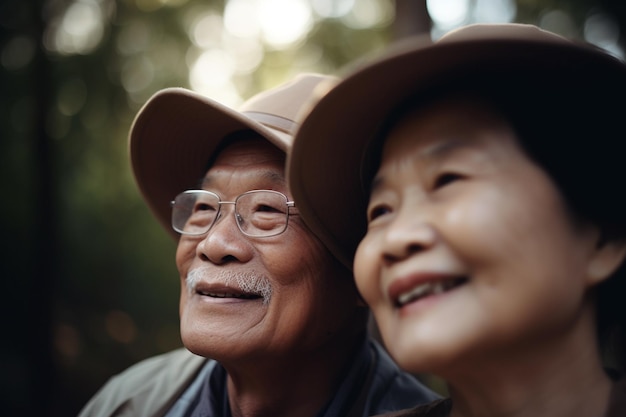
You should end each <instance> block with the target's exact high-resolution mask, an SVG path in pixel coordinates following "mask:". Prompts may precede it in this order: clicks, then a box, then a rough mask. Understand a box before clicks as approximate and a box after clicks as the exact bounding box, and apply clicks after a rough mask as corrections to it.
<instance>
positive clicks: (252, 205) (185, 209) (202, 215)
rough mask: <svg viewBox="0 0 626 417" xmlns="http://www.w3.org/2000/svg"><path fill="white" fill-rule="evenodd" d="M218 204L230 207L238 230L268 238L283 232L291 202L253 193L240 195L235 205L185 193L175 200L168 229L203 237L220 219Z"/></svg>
mask: <svg viewBox="0 0 626 417" xmlns="http://www.w3.org/2000/svg"><path fill="white" fill-rule="evenodd" d="M222 204H234V206H235V210H234V214H235V222H236V223H237V226H238V227H239V230H241V232H242V233H243V234H244V235H246V236H252V237H270V236H275V235H279V234H281V233H283V232H284V231H285V230H286V229H287V221H288V220H289V208H290V207H294V206H295V204H294V202H293V201H289V200H288V199H287V196H285V195H284V194H282V193H279V192H277V191H271V190H254V191H248V192H246V193H243V194H241V195H240V196H239V197H237V198H236V199H235V201H221V200H220V196H218V195H217V194H215V193H212V192H211V191H205V190H188V191H185V192H182V193H180V194H178V195H177V196H176V198H175V199H174V201H172V202H171V205H172V227H173V228H174V230H176V231H177V232H178V233H181V234H183V235H188V236H199V235H203V234H205V233H206V232H208V231H209V229H211V227H212V226H213V224H214V223H215V221H216V220H217V219H218V218H219V217H220V209H221V207H222Z"/></svg>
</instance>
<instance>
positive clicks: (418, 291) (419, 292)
mask: <svg viewBox="0 0 626 417" xmlns="http://www.w3.org/2000/svg"><path fill="white" fill-rule="evenodd" d="M465 281H466V280H465V279H462V278H459V279H450V280H445V281H441V280H439V281H434V282H425V283H423V284H420V285H418V286H416V287H413V288H411V289H410V290H409V291H406V292H403V293H402V294H400V296H399V297H398V300H397V301H396V304H397V306H398V307H402V306H403V305H405V304H408V303H410V302H413V301H416V300H418V299H420V298H423V297H426V296H429V295H436V294H442V293H444V292H446V291H448V290H450V289H451V288H454V287H456V286H458V285H460V284H462V283H463V282H465Z"/></svg>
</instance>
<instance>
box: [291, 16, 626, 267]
mask: <svg viewBox="0 0 626 417" xmlns="http://www.w3.org/2000/svg"><path fill="white" fill-rule="evenodd" d="M472 85H480V86H481V87H474V88H479V89H480V88H482V87H485V88H488V89H491V90H493V91H494V92H495V93H494V97H495V96H497V97H498V100H501V101H499V102H498V104H502V105H503V106H508V107H509V108H514V109H515V110H514V111H512V112H511V113H513V114H516V115H525V116H528V118H529V120H527V121H526V122H525V123H526V124H528V125H529V126H527V127H530V129H528V132H530V133H531V134H532V133H533V132H539V131H541V130H545V129H546V126H542V125H541V123H544V124H546V125H550V126H549V127H548V128H550V129H552V132H555V133H556V134H555V135H553V136H562V137H559V138H558V140H562V141H563V149H561V150H559V148H557V151H556V154H557V155H558V156H559V158H562V159H563V160H566V159H567V158H570V154H571V155H574V156H572V157H571V158H570V159H571V161H569V160H568V161H566V162H564V163H563V167H564V168H563V169H562V171H563V172H564V174H563V173H562V174H563V176H569V175H572V173H573V172H574V171H575V170H578V171H579V172H577V173H576V175H579V179H577V180H576V181H579V180H580V181H581V182H585V181H587V183H589V184H592V186H590V187H589V188H590V189H591V188H594V189H597V192H596V194H597V195H595V194H594V196H593V197H591V194H590V195H588V196H587V197H589V198H590V201H595V202H596V203H598V201H597V200H594V199H596V197H598V196H600V198H601V197H602V194H603V193H602V192H601V191H600V190H599V189H598V188H597V187H596V185H595V184H597V183H602V182H603V181H604V182H605V183H607V187H608V186H609V185H616V184H615V183H614V182H611V184H608V182H609V181H607V178H609V177H610V176H615V175H617V174H619V176H618V178H620V181H622V180H623V178H624V176H625V175H626V172H621V171H620V172H617V171H612V172H608V171H606V167H605V166H601V165H606V166H607V167H610V166H611V164H613V163H612V162H608V160H607V159H606V158H614V157H615V155H620V157H621V155H623V153H622V152H619V151H617V152H616V147H615V144H616V143H619V144H620V146H621V143H624V142H623V139H624V138H623V137H621V138H620V141H616V140H615V141H613V142H609V140H608V139H611V137H608V136H610V135H605V134H599V132H596V131H595V130H594V129H596V128H597V127H602V128H603V129H604V128H605V127H606V129H605V132H609V133H610V128H612V127H614V126H615V125H616V123H617V122H618V121H617V120H615V119H616V118H619V115H617V117H616V112H621V111H622V110H619V109H621V108H623V104H619V103H623V99H624V97H625V96H626V71H625V66H624V65H623V63H622V62H621V61H619V60H618V59H615V58H614V57H612V56H610V55H608V54H606V53H604V52H602V51H600V50H599V49H597V48H594V47H591V46H589V45H586V44H577V43H574V42H573V41H569V40H566V39H564V38H562V37H560V36H557V35H555V34H553V33H550V32H547V31H544V30H541V29H539V28H537V27H535V26H531V25H523V24H475V25H469V26H465V27H463V28H460V29H457V30H455V31H452V32H450V33H448V34H447V35H445V36H443V37H442V38H441V39H440V40H438V41H436V42H432V41H431V40H430V39H427V38H425V37H419V38H411V39H406V40H404V41H402V42H400V43H398V44H396V45H395V46H392V47H391V48H390V49H388V50H387V52H386V53H385V54H384V55H383V56H379V57H377V58H375V59H370V60H366V61H364V62H361V63H360V64H358V65H356V66H353V67H352V68H351V70H350V71H349V72H347V75H346V76H345V78H344V79H343V80H342V81H341V82H339V83H336V85H335V84H333V85H326V86H324V88H320V90H319V91H324V92H325V93H324V94H322V95H320V96H318V97H317V100H319V101H318V102H317V103H316V104H315V105H314V108H313V109H312V111H311V112H310V114H309V115H308V116H307V118H306V120H305V121H304V123H303V124H302V126H301V128H300V130H299V131H298V133H297V135H296V139H295V142H294V146H293V150H292V153H291V155H290V156H289V157H288V163H287V171H288V179H289V182H290V188H291V190H292V193H293V197H294V200H295V202H296V205H297V206H298V210H299V213H300V215H301V216H302V218H303V219H304V221H305V222H306V223H307V225H308V226H309V227H310V228H311V229H312V230H313V232H314V233H316V234H317V235H318V237H319V238H320V239H321V240H322V241H323V242H324V243H325V244H326V245H327V247H329V248H330V250H331V251H333V253H335V255H336V256H338V258H339V259H340V260H341V261H342V262H343V263H344V264H345V265H346V266H348V267H350V268H351V267H352V259H353V256H354V252H355V250H356V247H357V245H358V243H359V241H360V239H361V238H362V237H363V235H364V234H365V231H366V219H365V211H366V206H367V199H368V194H369V191H368V189H367V188H368V185H367V182H368V181H367V179H368V178H370V177H371V175H372V172H371V171H372V170H375V169H376V168H377V166H376V162H374V161H376V159H377V157H376V155H372V153H374V152H379V151H376V149H380V142H381V137H380V136H381V133H380V132H381V130H382V129H383V128H384V127H385V124H386V123H387V122H388V120H389V119H390V118H391V117H392V116H393V114H394V111H395V110H396V109H397V108H399V107H401V105H402V104H403V103H405V102H407V101H409V100H414V99H416V98H419V97H425V96H426V95H428V96H432V95H436V94H438V93H439V92H442V91H445V90H446V89H453V90H454V89H455V88H457V87H459V86H463V87H465V88H467V86H470V88H472V87H471V86H472ZM553 85H554V86H556V85H558V86H559V87H558V89H557V88H556V87H555V88H554V89H553V88H552V86H553ZM501 87H504V88H503V89H502V90H503V91H498V90H499V89H501ZM478 91H482V90H478ZM551 91H559V92H565V94H561V93H559V94H551ZM578 94H580V95H578ZM582 97H584V100H593V101H594V104H593V105H591V106H585V109H584V110H585V111H589V109H592V110H591V111H592V112H593V114H587V113H584V114H583V113H582V110H581V109H580V107H581V106H580V102H581V101H582V100H583V98H582ZM576 106H577V107H578V108H576ZM553 113H554V114H553ZM620 119H623V116H622V117H621V118H620ZM558 123H560V124H561V125H562V126H565V125H568V126H569V125H573V124H576V128H581V129H582V130H581V132H582V131H585V132H590V133H591V134H592V135H593V136H597V137H593V141H595V142H593V143H594V146H595V149H596V150H599V152H596V151H594V152H595V153H594V152H591V153H586V152H587V148H588V147H589V143H588V142H587V141H585V143H584V144H583V145H584V146H578V144H577V143H574V138H571V139H572V140H571V141H569V142H567V141H568V140H570V138H568V137H567V136H572V135H570V133H572V131H571V130H570V131H569V133H565V127H564V130H563V131H562V132H561V131H559V129H560V127H559V126H557V124H558ZM607 123H608V124H611V126H608V125H607ZM620 123H621V122H620ZM552 125H555V126H552ZM585 129H586V130H585ZM573 133H574V135H573V136H575V137H577V138H578V137H583V138H584V134H582V133H579V132H573ZM548 136H549V135H544V137H548ZM622 136H623V135H622ZM587 139H588V138H587ZM612 139H616V138H612ZM550 140H552V139H550ZM555 140H557V139H555ZM603 141H605V142H606V143H604V142H603ZM377 142H378V146H377ZM574 148H576V149H578V151H580V152H579V155H575V154H576V152H577V151H575V150H574ZM565 155H567V158H565ZM590 157H597V158H596V159H595V160H594V161H593V162H592V161H591V160H590V159H589V158H590ZM548 158H549V157H548ZM575 158H579V159H578V160H576V159H575ZM553 159H554V160H556V159H557V157H555V158H553ZM580 161H583V162H585V163H586V164H587V165H585V164H579V163H578V162H580ZM603 161H606V163H605V164H603ZM567 164H569V165H567ZM613 165H617V163H615V164H613ZM624 165H625V164H624V163H623V162H622V163H621V166H624ZM571 167H574V168H576V169H573V168H572V169H571ZM585 168H593V170H594V175H595V172H596V171H598V172H600V171H599V170H598V169H601V170H604V171H603V174H601V175H603V176H604V180H603V179H602V177H600V174H598V177H600V178H599V179H598V178H595V179H593V178H591V177H590V176H589V172H590V171H589V170H585ZM559 169H561V168H559ZM582 175H584V176H585V177H581V176H582ZM581 178H582V179H581ZM364 179H365V181H364ZM595 180H598V181H595ZM578 184H579V183H578V182H576V183H575V186H576V185H578ZM580 185H581V187H582V184H580ZM621 188H622V187H621V186H620V187H619V189H621ZM598 204H600V203H598ZM600 205H601V204H600ZM608 205H615V199H613V200H612V201H610V202H608V203H607V204H606V206H608ZM624 208H625V209H626V207H624ZM621 217H622V218H623V217H624V216H623V212H622V214H621ZM620 221H622V222H623V220H620Z"/></svg>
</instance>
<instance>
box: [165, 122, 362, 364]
mask: <svg viewBox="0 0 626 417" xmlns="http://www.w3.org/2000/svg"><path fill="white" fill-rule="evenodd" d="M284 162H285V155H284V153H282V152H281V151H280V150H278V149H277V148H275V147H274V146H272V145H271V144H269V143H268V142H267V141H266V140H264V139H261V138H258V137H256V136H253V135H252V134H251V137H250V138H249V139H245V140H239V141H236V142H234V143H233V144H231V145H229V146H227V147H226V148H225V149H224V150H223V151H222V152H221V153H220V154H219V155H218V157H217V159H216V160H215V163H214V164H213V165H212V166H211V167H210V169H209V170H208V172H207V173H206V175H205V177H204V180H203V189H205V190H208V191H212V192H214V193H216V194H218V195H219V196H220V197H221V199H222V200H223V201H234V200H235V198H236V197H237V196H239V195H240V194H242V193H245V192H247V191H251V190H274V191H278V192H281V193H283V194H285V195H286V196H287V198H288V199H291V196H290V193H289V190H288V189H287V186H286V183H285V178H284ZM233 210H234V206H233V205H232V204H226V205H222V207H221V215H220V216H219V218H218V219H217V220H216V222H215V224H214V225H213V226H212V227H211V229H210V230H209V232H208V233H206V234H204V235H201V236H198V237H196V236H184V235H183V236H181V238H180V241H179V244H178V250H177V253H176V264H177V267H178V271H179V273H180V280H181V298H180V318H181V336H182V340H183V343H184V344H185V346H186V347H187V348H188V349H190V350H191V351H192V352H194V353H197V354H200V355H203V356H207V357H211V358H214V359H216V360H219V361H221V362H222V363H228V362H229V361H231V362H233V361H241V360H246V359H248V360H257V359H259V358H261V359H268V357H271V356H273V355H275V356H276V357H280V358H286V357H289V356H290V355H292V354H295V355H301V354H302V353H303V352H306V351H316V350H320V348H321V347H328V346H329V344H332V343H336V342H335V341H336V340H338V339H340V336H341V335H342V334H346V333H349V332H353V331H354V327H356V325H355V324H354V323H355V318H356V317H357V315H358V313H357V311H358V310H359V308H358V307H357V299H358V298H357V293H356V290H355V288H354V284H353V282H352V279H351V278H350V275H348V273H347V271H346V270H345V269H343V268H342V267H341V266H340V265H339V263H338V262H337V261H335V260H334V258H333V257H332V256H331V255H330V253H329V252H328V251H327V250H326V249H325V247H324V246H323V245H322V244H321V243H320V242H319V240H318V239H317V238H315V236H314V235H313V234H312V233H311V232H310V231H309V230H308V229H307V228H306V227H305V226H304V224H303V223H302V221H301V219H300V217H299V216H298V214H297V208H295V209H294V208H291V209H290V213H291V214H290V216H289V221H288V226H287V229H286V230H285V232H284V233H282V234H279V235H276V236H271V237H263V238H253V237H248V236H245V235H244V234H243V233H242V232H241V231H240V230H239V228H238V227H237V224H236V221H235V216H234V213H233ZM190 273H191V276H192V277H193V281H194V282H195V286H188V285H187V281H188V280H187V278H188V276H189V274H190Z"/></svg>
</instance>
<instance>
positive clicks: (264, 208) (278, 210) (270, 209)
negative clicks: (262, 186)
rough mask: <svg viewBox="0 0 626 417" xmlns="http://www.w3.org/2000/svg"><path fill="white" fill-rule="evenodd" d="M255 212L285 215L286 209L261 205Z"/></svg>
mask: <svg viewBox="0 0 626 417" xmlns="http://www.w3.org/2000/svg"><path fill="white" fill-rule="evenodd" d="M254 211H255V212H257V213H258V212H265V213H284V211H285V210H284V209H283V208H282V207H274V206H271V205H267V204H259V205H258V206H256V208H255V210H254Z"/></svg>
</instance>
